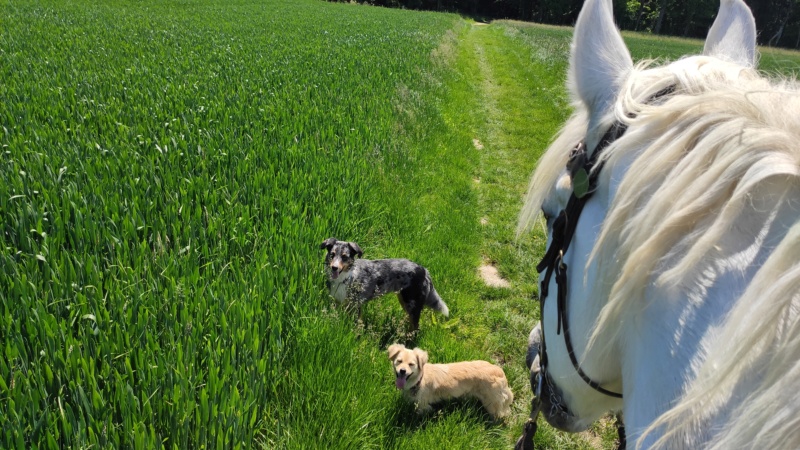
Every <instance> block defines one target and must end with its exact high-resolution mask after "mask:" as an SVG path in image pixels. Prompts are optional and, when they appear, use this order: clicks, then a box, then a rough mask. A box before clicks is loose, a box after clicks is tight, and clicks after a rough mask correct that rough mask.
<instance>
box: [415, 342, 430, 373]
mask: <svg viewBox="0 0 800 450" xmlns="http://www.w3.org/2000/svg"><path fill="white" fill-rule="evenodd" d="M414 354H415V355H417V364H419V368H420V369H421V368H422V366H424V365H425V364H428V352H426V351H425V350H422V349H421V348H419V347H417V348H415V349H414Z"/></svg>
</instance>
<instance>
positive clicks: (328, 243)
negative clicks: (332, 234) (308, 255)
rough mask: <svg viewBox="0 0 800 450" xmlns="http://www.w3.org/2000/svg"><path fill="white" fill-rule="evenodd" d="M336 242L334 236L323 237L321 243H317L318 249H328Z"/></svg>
mask: <svg viewBox="0 0 800 450" xmlns="http://www.w3.org/2000/svg"><path fill="white" fill-rule="evenodd" d="M335 244H336V238H328V239H325V240H324V241H323V242H322V244H319V248H320V249H323V248H324V249H325V250H330V249H331V248H332V247H333V246H334V245H335Z"/></svg>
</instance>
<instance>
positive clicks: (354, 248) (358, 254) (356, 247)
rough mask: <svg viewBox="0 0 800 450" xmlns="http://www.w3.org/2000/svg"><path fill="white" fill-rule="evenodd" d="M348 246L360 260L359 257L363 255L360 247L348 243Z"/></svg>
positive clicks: (353, 243)
mask: <svg viewBox="0 0 800 450" xmlns="http://www.w3.org/2000/svg"><path fill="white" fill-rule="evenodd" d="M348 245H350V249H351V250H353V251H354V252H356V256H358V257H359V258H361V255H363V254H364V252H363V251H361V247H359V246H358V244H356V243H355V242H348Z"/></svg>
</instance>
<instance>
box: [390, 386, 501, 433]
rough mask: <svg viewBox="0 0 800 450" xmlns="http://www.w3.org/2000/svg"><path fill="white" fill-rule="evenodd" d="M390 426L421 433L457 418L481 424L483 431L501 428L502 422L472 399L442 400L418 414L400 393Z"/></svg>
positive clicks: (413, 406)
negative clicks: (452, 417)
mask: <svg viewBox="0 0 800 450" xmlns="http://www.w3.org/2000/svg"><path fill="white" fill-rule="evenodd" d="M394 408H395V410H396V411H397V413H396V414H395V415H394V417H393V419H394V420H393V423H392V425H393V426H394V427H396V428H398V429H400V430H403V431H421V430H425V429H426V428H427V427H429V426H436V425H437V424H439V423H440V422H442V421H446V420H447V419H449V418H450V417H451V416H453V415H455V416H458V417H459V419H460V420H462V421H467V422H472V423H475V424H483V427H484V428H485V429H491V428H495V427H498V426H503V424H504V422H503V420H495V419H493V418H492V416H491V415H489V413H487V412H486V410H485V409H484V408H483V405H481V403H480V402H479V401H478V400H476V399H474V398H458V399H452V400H444V401H441V402H438V403H435V404H433V405H432V409H431V410H430V411H427V412H425V413H418V412H417V408H416V406H415V405H414V404H413V403H411V402H410V401H408V400H406V399H405V398H404V397H403V395H402V393H400V392H398V393H397V398H396V399H395V405H394Z"/></svg>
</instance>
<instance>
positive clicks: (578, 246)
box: [518, 0, 800, 449]
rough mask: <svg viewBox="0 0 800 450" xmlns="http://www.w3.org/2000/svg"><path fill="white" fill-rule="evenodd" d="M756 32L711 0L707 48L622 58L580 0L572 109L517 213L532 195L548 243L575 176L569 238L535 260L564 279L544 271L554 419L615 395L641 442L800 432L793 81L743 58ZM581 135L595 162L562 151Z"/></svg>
mask: <svg viewBox="0 0 800 450" xmlns="http://www.w3.org/2000/svg"><path fill="white" fill-rule="evenodd" d="M755 39H756V29H755V22H754V20H753V16H752V14H751V12H750V10H749V9H748V8H747V6H746V5H745V4H744V2H743V1H742V0H722V4H721V7H720V11H719V14H718V16H717V18H716V20H715V22H714V24H713V26H712V27H711V30H710V31H709V34H708V37H707V40H706V42H705V48H704V52H703V54H702V55H698V56H692V57H686V58H683V59H680V60H678V61H676V62H674V63H671V64H669V65H666V66H662V67H657V66H656V65H655V64H653V63H652V62H651V63H642V64H638V65H634V64H633V62H632V60H631V56H630V54H629V52H628V49H627V48H626V46H625V43H624V42H623V40H622V37H621V35H620V33H619V31H618V30H617V28H616V27H615V25H614V22H613V16H612V5H611V0H586V2H585V4H584V6H583V10H582V11H581V13H580V16H579V18H578V21H577V23H576V25H575V34H574V38H573V42H572V50H571V57H570V68H569V75H568V88H569V91H570V92H571V94H572V98H573V104H574V108H575V112H574V114H573V115H572V117H571V118H570V119H569V121H568V122H567V123H566V125H565V126H564V128H563V129H562V130H561V132H560V134H559V135H558V137H557V138H556V139H555V140H554V142H553V143H552V145H551V146H550V148H549V149H548V150H547V152H546V153H545V154H544V156H543V157H542V158H541V160H540V162H539V164H538V167H537V169H536V171H535V172H534V174H533V177H532V179H531V184H530V187H529V191H528V194H527V198H526V202H525V207H524V209H523V212H522V214H521V216H520V223H519V228H518V232H519V233H522V232H525V231H526V230H527V229H529V228H530V227H531V226H533V224H534V223H535V221H536V219H537V217H538V214H539V210H540V208H541V210H542V211H543V212H544V215H545V218H546V219H547V227H548V247H549V248H550V249H552V248H553V247H554V245H555V246H556V247H557V246H558V245H562V243H556V244H554V243H553V240H554V239H553V233H554V223H556V222H558V221H557V220H556V219H555V218H556V216H558V215H559V213H560V212H561V211H562V210H564V209H565V208H566V207H567V203H568V201H569V199H570V196H571V195H573V193H575V196H576V197H578V196H584V197H586V200H585V206H584V207H583V210H582V212H580V211H578V213H577V214H572V217H569V214H567V216H568V217H567V218H566V222H567V223H569V222H570V221H571V222H572V223H573V225H574V224H575V221H577V227H576V229H575V232H574V236H573V237H572V239H571V245H570V244H569V243H567V246H568V249H567V250H566V252H564V253H563V254H562V255H559V252H558V250H559V249H558V248H556V251H555V252H553V253H552V255H551V256H553V255H554V256H553V258H554V259H553V261H554V262H553V261H551V264H550V265H549V266H547V267H551V266H552V267H554V268H555V269H552V270H554V271H556V272H559V271H561V272H564V273H565V274H566V275H568V276H566V275H565V279H563V280H562V284H564V285H563V286H559V285H558V283H557V280H556V279H557V278H558V277H557V275H558V274H556V275H552V274H551V275H552V276H547V272H548V271H549V270H550V269H548V270H544V271H543V272H542V275H541V277H540V282H541V283H542V284H541V287H542V290H545V289H546V290H547V291H548V295H547V297H546V298H544V299H542V301H543V302H544V304H543V308H542V325H543V334H544V342H545V343H546V345H547V346H546V349H547V355H548V360H547V366H546V369H545V371H546V374H545V376H543V377H542V378H543V387H542V393H541V395H540V398H541V399H542V402H543V403H542V407H543V414H544V415H545V417H546V419H547V420H548V421H549V422H550V423H551V424H553V425H554V426H556V427H557V428H560V429H563V430H566V431H572V432H574V431H580V430H583V429H586V428H587V427H588V426H589V425H590V424H591V423H592V422H594V421H595V420H597V419H598V418H600V417H601V416H602V415H603V414H605V413H606V412H609V411H612V412H621V413H623V415H624V420H625V426H626V431H627V440H628V443H632V444H635V445H637V446H638V447H640V448H687V449H689V448H691V449H697V448H704V449H707V448H714V449H733V448H760V449H762V448H763V449H790V448H791V449H798V448H800V87H799V86H798V84H796V82H793V81H788V80H786V81H770V80H767V79H766V78H764V77H762V76H761V75H760V74H759V73H758V72H757V71H756V69H755V67H756V59H757V52H756V40H755ZM610 129H611V130H612V131H609V130H610ZM581 141H582V142H584V143H585V148H586V149H587V150H586V155H587V157H586V158H585V159H591V158H589V156H590V155H592V153H593V152H598V151H602V153H601V154H600V156H599V159H598V161H597V164H595V165H594V168H591V167H588V166H584V165H582V162H583V160H582V159H581V158H580V157H576V158H572V159H571V158H570V154H571V152H570V150H571V149H573V148H575V147H576V144H577V143H578V142H581ZM601 141H606V142H601ZM578 153H579V152H578ZM568 165H569V166H570V167H569V168H567V166H568ZM601 166H602V167H601ZM598 167H601V168H599V169H598ZM582 172H583V173H582ZM587 173H589V174H591V175H592V177H597V178H596V182H593V183H591V184H589V183H587V177H586V175H587ZM587 191H589V195H583V194H585V193H586V192H587ZM577 215H579V217H580V220H578V219H577V217H576V216H577ZM561 222H562V223H561V224H556V225H555V226H556V227H559V226H561V225H563V222H564V221H563V220H562V221H561ZM567 234H569V233H567ZM561 240H563V239H561ZM567 241H568V242H569V239H567ZM562 264H563V265H562ZM559 290H561V292H562V293H559ZM558 295H563V296H564V310H565V311H566V312H565V313H563V314H562V316H563V322H564V323H559V322H560V320H559V312H558V309H559V308H558V302H557V296H558ZM540 296H541V295H540ZM545 300H546V301H545ZM566 325H568V326H569V331H570V332H571V335H572V348H573V351H574V354H575V355H576V364H573V363H572V362H571V361H570V358H569V356H568V350H567V346H566V344H565V336H564V331H565V330H564V327H565V326H566ZM537 333H538V330H537V329H534V331H533V332H532V339H533V341H534V342H533V344H534V350H537V349H538V346H539V345H540V344H539V342H538V340H539V338H538V337H537ZM576 366H577V367H579V368H580V369H581V370H582V371H583V373H584V374H585V376H586V378H587V379H588V380H590V381H591V382H593V383H595V384H596V385H598V386H599V387H601V388H602V389H605V390H606V391H609V392H610V393H614V392H616V393H619V394H621V398H617V397H615V396H612V395H607V394H604V393H601V392H598V391H596V390H595V389H593V388H592V387H590V386H589V384H588V382H587V381H586V380H584V379H582V378H581V376H579V374H578V373H577V369H576ZM534 369H538V367H534ZM534 375H536V373H534Z"/></svg>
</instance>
